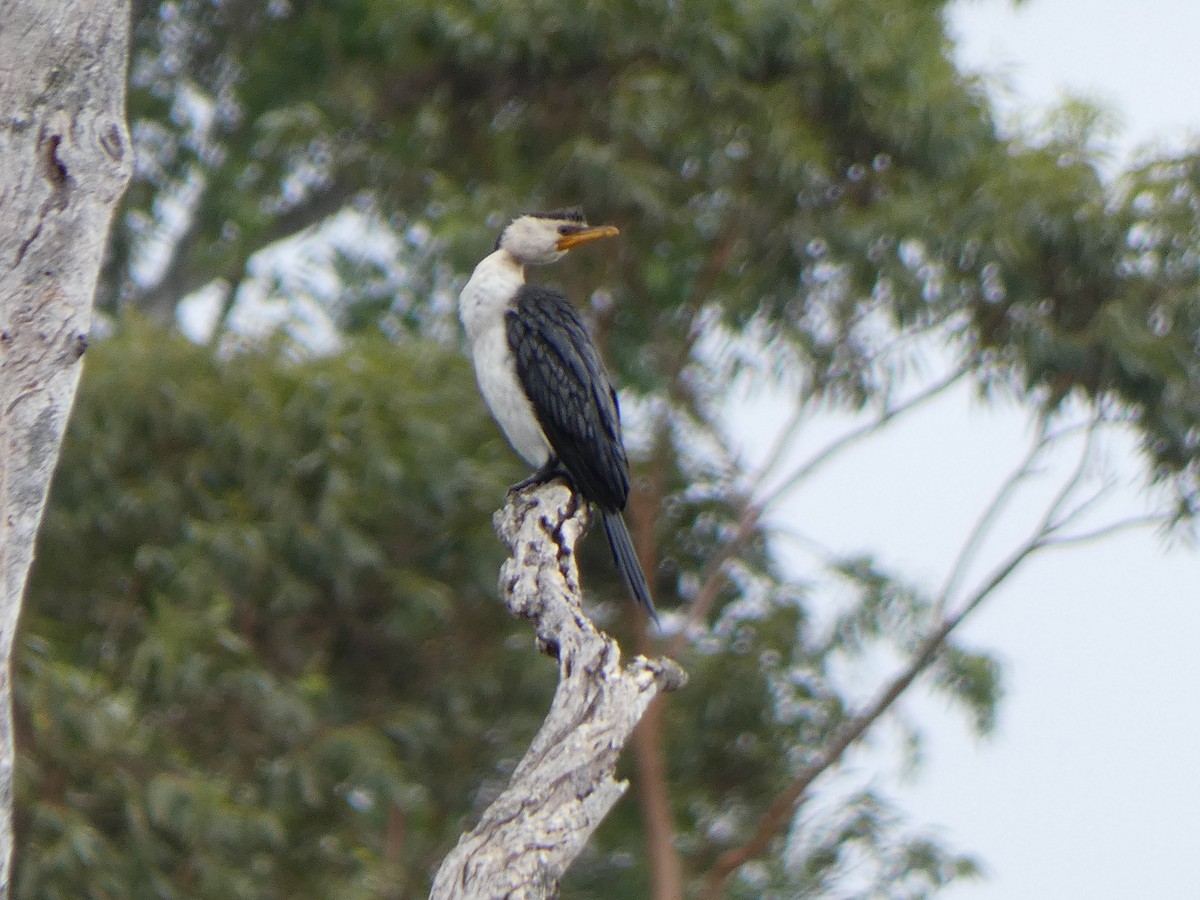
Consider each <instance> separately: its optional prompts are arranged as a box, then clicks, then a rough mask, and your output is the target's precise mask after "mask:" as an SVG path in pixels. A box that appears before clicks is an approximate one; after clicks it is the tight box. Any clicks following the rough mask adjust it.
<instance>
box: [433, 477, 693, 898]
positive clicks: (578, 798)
mask: <svg viewBox="0 0 1200 900" xmlns="http://www.w3.org/2000/svg"><path fill="white" fill-rule="evenodd" d="M587 518H588V514H587V509H586V507H585V506H584V505H582V504H580V503H579V502H578V501H577V499H576V498H575V497H574V496H573V495H572V493H571V491H570V490H568V489H567V488H566V487H565V486H564V485H562V484H561V483H560V482H552V483H550V484H547V485H541V486H539V487H536V488H532V489H528V490H525V491H522V492H519V493H516V494H513V495H510V497H509V501H508V503H507V504H506V506H505V508H504V509H503V510H502V511H501V512H500V513H497V515H496V530H497V532H498V533H499V535H500V537H501V540H503V541H504V543H505V544H506V545H507V546H508V548H509V551H510V553H511V557H510V559H509V560H508V561H507V562H505V563H504V565H503V567H502V568H501V570H500V589H501V593H502V595H503V599H504V602H505V604H506V605H507V606H508V608H509V610H510V611H511V612H512V613H513V614H514V615H516V616H520V617H521V618H526V619H530V620H531V621H532V622H533V625H534V632H535V634H536V637H537V642H538V646H539V648H540V649H542V650H543V651H544V652H546V653H548V654H549V655H551V656H553V657H555V658H556V659H557V660H558V669H559V684H558V689H557V690H556V691H555V694H554V699H553V701H552V702H551V706H550V712H549V714H548V715H547V716H546V720H545V721H544V722H543V723H542V727H541V729H540V730H539V731H538V733H537V735H536V736H535V737H534V739H533V743H532V744H531V745H530V747H529V750H528V751H527V752H526V754H525V757H524V759H522V760H521V762H520V764H519V765H518V766H517V769H516V771H515V772H514V773H513V776H512V780H511V781H510V782H509V785H508V787H507V788H506V789H505V790H504V793H502V794H501V795H500V796H499V797H498V798H497V799H496V801H495V802H494V803H493V804H492V805H491V806H489V807H488V808H487V810H486V811H485V812H484V813H483V817H482V819H481V820H480V822H479V824H478V825H477V826H476V827H475V829H474V830H473V831H471V832H470V833H469V834H464V835H463V836H462V838H461V839H460V840H459V842H458V846H456V847H455V848H454V850H452V851H451V852H450V854H449V855H448V856H447V857H446V859H445V860H444V861H443V863H442V866H441V868H440V869H439V870H438V873H437V876H436V878H435V879H434V883H433V890H432V892H431V893H430V898H431V900H450V898H480V900H483V898H496V900H500V898H507V900H535V898H539V900H540V898H548V897H554V896H556V894H557V891H558V884H559V882H560V881H561V879H562V877H563V875H564V874H565V873H566V871H567V868H568V867H569V866H570V864H571V863H572V861H574V859H575V857H576V856H577V855H578V853H579V851H580V850H581V849H582V848H583V846H584V844H585V843H587V840H588V838H589V837H591V834H592V832H593V831H595V829H596V826H597V825H599V824H600V822H601V820H602V819H603V818H604V816H605V815H607V814H608V812H609V810H611V809H612V807H613V806H614V805H615V804H616V802H617V800H619V799H620V797H621V795H622V794H624V792H625V789H626V787H627V786H628V785H627V783H626V782H618V781H617V780H616V778H615V777H614V771H615V768H616V764H617V757H618V756H619V755H620V752H621V749H622V748H623V747H624V746H625V744H626V742H627V741H628V740H629V736H630V734H631V733H632V731H633V727H634V726H635V725H636V724H637V722H638V720H639V719H640V718H641V717H642V714H643V713H644V712H645V711H646V707H647V706H649V704H650V701H651V700H653V699H654V697H655V696H656V695H657V694H658V693H659V692H660V691H669V690H675V689H677V688H679V687H682V686H683V684H684V683H685V682H686V680H687V676H686V674H685V673H684V671H683V669H681V668H680V667H679V666H678V665H677V664H676V663H674V662H672V661H671V660H669V659H660V660H653V661H652V660H648V659H646V658H645V657H642V656H639V657H636V658H635V659H634V660H633V661H632V662H630V663H629V664H628V665H625V666H622V665H621V648H620V647H618V646H617V643H616V641H614V640H613V639H612V638H610V637H608V635H606V634H604V633H602V632H600V631H598V630H597V629H596V627H595V626H594V625H593V624H592V623H591V621H590V620H589V619H588V618H587V616H585V615H584V613H583V609H582V599H581V592H580V587H579V571H578V569H577V567H576V565H575V543H576V541H577V540H578V539H579V536H580V535H581V534H582V532H583V530H584V528H585V527H586V525H587Z"/></svg>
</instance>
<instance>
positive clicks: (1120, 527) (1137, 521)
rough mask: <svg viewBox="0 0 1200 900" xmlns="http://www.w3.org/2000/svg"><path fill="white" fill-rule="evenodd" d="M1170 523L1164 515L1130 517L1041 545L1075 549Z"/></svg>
mask: <svg viewBox="0 0 1200 900" xmlns="http://www.w3.org/2000/svg"><path fill="white" fill-rule="evenodd" d="M1170 521H1171V516H1170V515H1167V514H1165V513H1159V514H1157V515H1155V514H1148V515H1144V516H1130V517H1129V518H1127V519H1122V520H1120V521H1119V522H1111V523H1109V524H1108V525H1102V526H1101V527H1099V528H1096V529H1094V530H1092V531H1084V532H1080V533H1079V534H1066V535H1062V536H1061V537H1050V538H1047V539H1046V540H1044V541H1043V542H1042V543H1043V545H1044V546H1046V547H1077V546H1079V545H1080V544H1087V543H1090V542H1092V541H1096V540H1100V539H1101V538H1106V537H1110V536H1111V535H1114V534H1119V533H1120V532H1122V531H1133V530H1135V529H1137V528H1146V527H1149V526H1151V525H1154V526H1159V525H1167V524H1169V523H1170Z"/></svg>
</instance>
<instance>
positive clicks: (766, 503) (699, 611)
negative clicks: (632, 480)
mask: <svg viewBox="0 0 1200 900" xmlns="http://www.w3.org/2000/svg"><path fill="white" fill-rule="evenodd" d="M965 374H966V369H961V368H960V369H958V370H956V371H955V372H954V373H953V374H951V375H950V376H948V377H947V378H944V379H943V380H942V381H939V382H937V383H936V384H934V385H932V386H930V387H929V388H927V389H926V390H924V391H922V392H920V393H919V394H917V395H915V396H914V397H911V398H909V399H908V400H906V401H904V402H903V403H900V404H898V405H897V406H894V407H891V408H889V409H887V410H884V412H883V413H881V414H880V415H879V416H877V417H876V418H875V419H872V420H871V421H870V422H868V423H866V424H865V425H863V426H861V427H860V428H857V429H855V430H854V431H851V432H849V433H848V434H845V435H843V436H842V437H840V438H838V439H837V440H836V441H834V442H833V443H831V444H830V445H829V446H827V447H826V448H825V449H824V450H822V451H821V452H820V453H818V454H817V455H816V456H814V457H813V458H811V459H810V460H809V461H808V462H806V463H804V464H803V465H802V466H800V467H799V468H798V469H797V470H796V471H795V472H793V473H792V474H791V475H790V476H789V478H788V480H787V481H786V482H785V483H784V484H783V485H782V486H780V487H778V488H776V489H775V490H774V491H773V492H772V494H771V496H769V497H767V498H765V499H763V500H761V501H759V502H757V503H753V502H747V503H746V504H745V505H744V506H743V508H742V510H741V515H740V517H739V519H738V524H737V527H736V529H735V530H734V534H733V537H731V538H730V539H729V540H728V541H726V542H725V544H723V545H722V546H721V547H720V548H719V549H718V550H717V551H716V552H715V553H714V554H713V555H712V556H710V557H709V560H708V563H707V564H706V565H705V567H704V571H703V572H702V573H701V578H700V590H699V591H698V592H697V594H696V597H695V599H694V600H693V601H692V603H691V605H690V606H689V608H688V616H687V621H686V623H685V625H684V627H683V628H682V629H680V631H679V632H678V633H677V634H675V635H674V636H673V637H672V638H671V640H670V641H669V642H668V643H667V653H668V655H671V656H677V655H679V654H680V653H682V652H683V650H684V648H685V647H686V646H687V640H688V632H689V631H690V630H691V629H692V628H693V627H695V626H696V625H698V624H699V623H700V622H702V621H704V620H705V619H706V618H707V617H708V614H709V612H710V610H711V609H712V607H713V605H714V604H715V603H716V600H717V597H718V596H719V595H720V593H721V588H722V587H724V585H725V578H726V573H725V566H726V564H727V563H728V562H729V560H731V559H732V558H733V557H734V556H736V555H737V554H738V553H740V552H741V551H742V550H743V549H744V548H745V546H746V544H747V543H748V542H749V541H750V539H751V538H752V537H753V536H754V533H755V529H756V528H757V527H758V525H759V523H760V522H761V521H762V517H763V515H765V513H766V512H767V510H768V508H769V507H770V506H771V505H772V504H774V503H775V502H776V501H778V500H779V498H780V497H781V496H782V495H783V494H784V493H786V492H787V491H790V490H792V489H794V488H795V487H796V486H797V485H798V484H800V483H801V482H802V481H803V480H804V479H806V478H808V477H810V476H811V475H812V474H813V473H814V472H815V471H817V470H818V469H819V468H820V467H821V466H822V465H824V464H825V463H828V462H829V461H830V460H832V459H833V458H834V457H836V456H837V454H839V453H841V452H842V451H844V450H847V449H848V448H850V447H852V446H854V445H855V444H857V443H858V442H859V441H862V440H864V439H865V438H867V437H869V436H871V435H873V434H876V433H878V432H879V431H882V430H883V429H884V428H885V427H887V425H888V424H890V423H891V422H893V421H894V420H895V419H896V418H897V417H898V416H901V415H903V414H904V413H906V412H909V411H911V410H913V409H916V408H917V407H919V406H921V405H922V404H924V403H927V402H928V401H930V400H932V399H934V398H935V397H938V396H940V395H941V394H942V393H944V392H945V391H946V390H948V389H949V388H950V387H952V386H953V385H954V384H956V383H957V382H958V381H960V380H961V379H962V378H963V376H964V375H965Z"/></svg>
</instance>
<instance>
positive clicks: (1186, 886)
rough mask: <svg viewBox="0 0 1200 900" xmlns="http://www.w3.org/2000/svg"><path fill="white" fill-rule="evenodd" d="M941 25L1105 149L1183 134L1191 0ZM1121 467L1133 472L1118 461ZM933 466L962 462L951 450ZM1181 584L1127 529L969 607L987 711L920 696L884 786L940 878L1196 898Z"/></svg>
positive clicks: (1066, 899)
mask: <svg viewBox="0 0 1200 900" xmlns="http://www.w3.org/2000/svg"><path fill="white" fill-rule="evenodd" d="M951 27H952V29H953V31H954V32H956V33H957V34H958V35H959V36H960V45H959V46H960V60H961V62H962V64H963V65H964V66H965V67H967V68H970V69H972V70H977V71H986V72H989V73H992V74H998V75H1000V76H1002V79H1003V81H1005V82H1006V83H1007V84H1008V85H1009V91H1008V92H1007V93H1006V94H1005V96H1004V97H1003V98H1002V101H1001V102H1002V103H1003V108H1004V109H1005V110H1006V111H1010V112H1015V113H1016V114H1017V115H1031V114H1032V112H1033V111H1036V110H1038V109H1044V108H1045V107H1046V106H1047V105H1048V104H1051V103H1053V102H1054V101H1055V100H1056V99H1057V98H1059V97H1061V96H1062V95H1063V94H1064V93H1070V94H1080V95H1084V96H1088V97H1092V98H1095V99H1097V100H1099V101H1102V102H1103V103H1105V104H1106V105H1109V106H1111V107H1113V108H1114V110H1115V111H1116V112H1117V114H1118V117H1119V120H1120V121H1121V122H1123V123H1124V132H1123V134H1122V135H1121V136H1120V139H1119V142H1118V147H1117V150H1118V156H1121V157H1125V156H1127V155H1128V154H1129V152H1130V149H1131V148H1134V147H1137V146H1140V145H1145V144H1157V145H1160V146H1168V147H1179V146H1182V144H1183V143H1184V141H1185V139H1186V138H1187V136H1188V135H1195V134H1200V49H1198V48H1200V2H1196V0H1029V2H1028V3H1026V4H1025V5H1024V6H1022V7H1020V8H1019V9H1013V8H1012V6H1011V5H1010V4H1009V3H1007V2H1002V0H976V2H960V3H959V5H958V6H957V7H956V8H955V10H954V12H953V14H952V16H951ZM955 404H957V406H955ZM942 414H943V415H944V416H945V417H946V419H947V420H951V421H955V420H956V421H958V422H959V423H961V424H962V425H963V426H965V427H964V428H963V430H962V433H961V434H960V435H959V436H958V438H957V439H958V440H961V441H963V442H964V446H963V448H962V453H963V454H964V455H968V456H969V455H970V454H971V453H978V454H980V458H984V459H986V458H989V457H990V458H992V459H994V458H995V457H996V455H997V448H1001V449H1002V450H1003V448H1006V447H1010V448H1014V449H1015V445H1014V444H1013V442H1012V431H1013V430H1014V429H1015V430H1017V433H1018V434H1019V433H1020V432H1019V429H1020V426H1021V420H1020V418H1019V417H1003V416H1002V417H997V416H994V415H989V414H987V413H985V412H983V411H982V410H978V409H975V410H974V411H972V409H971V406H970V404H969V403H967V402H966V400H965V398H962V397H959V398H957V399H953V398H952V399H951V400H950V402H949V403H948V404H945V405H944V408H943V410H942ZM1005 422H1007V427H1004V424H1003V423H1005ZM898 437H899V438H902V436H898ZM914 437H915V434H914ZM972 440H973V446H974V450H972V449H971V446H972ZM1009 452H1011V450H1010V451H1009ZM1001 455H1002V454H1001ZM941 464H942V465H944V464H945V463H944V461H943V462H942V463H941ZM1123 468H1124V469H1127V470H1128V471H1129V472H1130V473H1134V472H1136V471H1137V469H1136V461H1135V460H1133V459H1132V458H1130V459H1129V460H1128V461H1127V462H1125V463H1124V464H1123ZM951 476H952V477H958V478H960V479H962V481H961V482H960V483H961V484H963V485H966V484H971V483H973V481H972V479H973V478H974V477H975V476H972V475H971V474H970V473H969V472H963V471H958V467H957V466H955V468H954V469H952V470H951ZM930 531H931V532H934V531H935V529H932V528H931V529H930ZM893 534H894V532H893ZM930 537H931V538H932V539H934V540H936V534H932V535H930ZM919 553H920V548H918V547H914V554H919ZM1198 585H1200V554H1198V552H1197V551H1195V550H1193V551H1187V550H1179V549H1176V550H1173V551H1171V552H1168V551H1167V549H1166V548H1165V547H1164V544H1163V541H1162V540H1161V539H1160V538H1158V537H1156V536H1155V535H1151V534H1138V535H1133V536H1126V537H1123V538H1120V539H1118V540H1114V541H1109V542H1107V543H1104V544H1100V545H1098V546H1094V547H1089V548H1085V549H1078V550H1073V551H1067V552H1065V553H1064V554H1061V555H1058V556H1054V557H1046V558H1044V559H1043V560H1042V561H1040V562H1038V563H1036V564H1035V565H1033V566H1031V567H1030V568H1029V569H1028V570H1027V571H1025V572H1024V573H1023V574H1022V575H1021V577H1020V578H1019V579H1018V580H1017V581H1016V582H1014V583H1013V584H1012V585H1010V586H1009V587H1008V588H1007V589H1005V590H1004V591H1003V592H1002V593H1001V594H1000V595H998V596H996V597H995V598H994V600H993V602H992V604H991V606H990V607H989V608H987V609H985V610H983V611H982V612H981V615H980V617H979V618H978V620H976V621H975V622H974V623H973V624H972V625H971V627H970V628H969V629H968V631H967V634H968V635H969V636H970V638H971V640H972V641H973V642H974V643H975V644H977V645H979V646H983V647H986V648H989V649H991V650H993V651H995V652H996V653H998V654H999V656H1000V657H1001V658H1002V659H1003V660H1004V662H1005V679H1004V680H1005V685H1006V687H1007V696H1006V698H1005V699H1004V700H1003V702H1002V706H1001V711H1000V718H999V726H998V728H997V730H996V733H995V734H994V735H993V736H992V737H991V738H990V739H987V740H986V741H983V742H980V741H977V740H976V739H974V738H972V737H970V736H969V734H967V732H966V730H965V729H964V728H963V727H962V724H961V721H960V718H959V717H958V716H956V715H945V714H940V713H937V712H933V714H932V716H930V715H928V714H926V715H924V718H926V720H928V721H931V722H933V723H934V726H935V727H934V731H935V734H934V738H933V741H932V742H931V748H930V750H931V752H930V753H929V756H928V758H927V760H926V763H925V766H924V768H923V769H922V771H921V773H920V775H919V777H918V781H917V783H916V784H915V785H913V786H911V787H910V788H909V790H908V791H906V793H905V794H904V795H903V797H904V802H905V804H906V805H907V807H908V808H909V809H910V810H912V811H913V813H914V814H915V816H916V817H917V818H918V819H920V820H923V821H925V822H928V823H931V824H933V825H935V826H940V832H941V833H942V834H943V835H944V836H946V837H947V838H948V839H949V840H950V841H951V842H952V843H954V844H955V845H956V846H958V847H960V848H962V849H965V850H970V851H973V852H975V853H977V854H978V855H979V856H980V857H981V858H982V860H983V861H984V863H985V865H986V869H987V872H988V877H987V879H986V880H985V881H983V882H976V883H967V884H964V885H963V886H962V887H958V888H954V889H951V890H949V891H946V892H945V893H944V894H942V895H940V896H945V897H947V898H949V900H1074V898H1086V900H1141V898H1146V900H1196V898H1198V897H1200V883H1198V882H1200V878H1198V877H1197V874H1196V864H1197V862H1198V861H1200V773H1198V771H1197V768H1198V761H1200V590H1198V589H1197V587H1198ZM940 706H941V704H939V703H937V702H936V701H925V702H923V703H922V704H921V705H920V706H919V707H918V708H919V709H921V710H924V711H926V713H928V712H930V711H933V710H936V709H937V708H938V707H940Z"/></svg>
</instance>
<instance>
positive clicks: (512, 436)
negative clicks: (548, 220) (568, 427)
mask: <svg viewBox="0 0 1200 900" xmlns="http://www.w3.org/2000/svg"><path fill="white" fill-rule="evenodd" d="M524 283H525V273H524V271H523V270H522V268H521V266H519V265H518V264H517V263H516V261H515V260H513V258H512V257H511V256H509V254H508V253H507V252H505V251H503V250H497V251H496V252H495V253H493V254H492V255H491V256H489V257H487V258H486V259H484V260H483V262H481V263H480V264H479V265H478V266H476V267H475V271H474V273H472V275H471V280H470V281H468V282H467V285H466V287H464V288H463V290H462V293H461V294H459V297H458V315H459V318H461V319H462V323H463V328H464V329H465V331H466V333H467V351H468V353H470V355H471V363H472V365H473V366H474V367H475V380H476V381H477V382H478V383H479V392H480V393H481V394H483V400H484V402H485V403H486V404H487V407H488V410H489V411H490V412H491V414H492V418H493V419H495V420H496V424H498V425H499V426H500V430H501V431H503V432H504V436H505V437H506V438H507V439H508V442H509V443H510V444H512V447H513V449H514V450H516V451H517V454H518V455H519V456H520V457H521V458H522V459H523V460H525V462H527V463H528V464H529V465H531V466H533V467H534V468H535V469H540V468H541V467H542V466H543V465H544V464H545V463H546V460H548V459H549V458H550V445H549V443H548V442H547V441H546V435H545V434H544V433H543V432H542V428H541V426H540V425H538V422H537V417H536V416H535V415H534V412H533V406H532V404H530V402H529V398H528V397H526V396H525V391H524V389H523V388H522V387H521V383H520V381H519V380H518V378H517V369H516V364H515V360H514V359H513V355H512V351H511V350H510V349H509V346H508V335H507V333H506V331H505V325H504V314H505V312H506V311H507V310H508V309H509V301H510V300H511V299H512V297H513V295H514V294H516V292H517V289H518V288H519V287H520V286H521V285H522V284H524Z"/></svg>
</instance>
